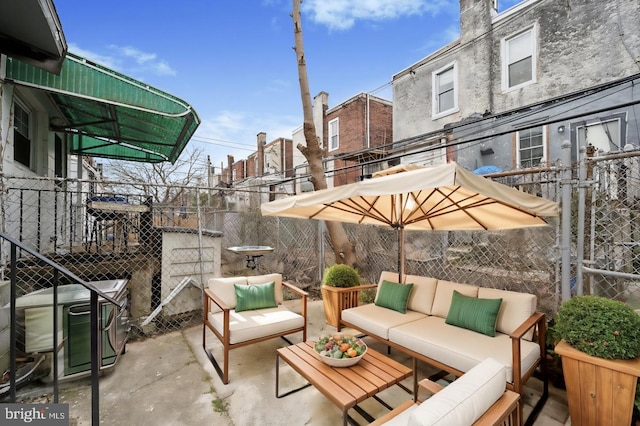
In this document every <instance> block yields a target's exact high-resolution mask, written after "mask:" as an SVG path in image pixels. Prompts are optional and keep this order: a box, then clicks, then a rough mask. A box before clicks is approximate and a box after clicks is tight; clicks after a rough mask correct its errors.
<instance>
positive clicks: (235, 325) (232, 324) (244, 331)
mask: <svg viewBox="0 0 640 426" xmlns="http://www.w3.org/2000/svg"><path fill="white" fill-rule="evenodd" d="M285 289H286V290H287V291H288V292H289V293H291V295H292V296H294V297H295V298H296V299H299V302H300V307H299V312H298V311H297V310H296V311H294V310H293V309H290V308H289V307H288V304H285V303H283V302H284V291H283V290H285ZM204 294H205V297H204V310H203V312H204V321H203V326H202V347H203V348H204V350H205V353H206V354H207V356H208V357H209V360H210V361H211V363H212V364H213V366H214V368H215V369H216V372H217V373H218V375H219V376H220V379H221V380H222V383H224V384H227V383H229V351H231V350H232V349H235V348H238V347H241V346H246V345H251V344H253V343H257V342H261V341H263V340H268V339H273V338H275V337H282V338H283V339H285V340H287V339H286V337H285V336H287V335H289V334H293V333H297V332H302V341H306V340H307V295H308V294H307V292H305V291H303V290H301V289H299V288H298V287H296V286H294V285H293V284H290V283H287V282H285V281H283V280H282V275H281V274H265V275H252V276H240V277H224V278H210V279H209V281H208V285H207V288H205V290H204ZM207 330H210V331H211V332H213V334H214V335H215V336H216V337H217V338H218V340H220V342H221V343H222V346H223V358H224V359H223V366H222V368H221V367H220V365H219V364H218V362H217V361H216V359H215V357H214V356H213V353H212V352H211V350H210V349H209V348H208V346H207V340H206V335H207ZM287 342H288V343H291V342H289V341H288V340H287ZM274 355H275V354H274Z"/></svg>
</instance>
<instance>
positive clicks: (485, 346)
mask: <svg viewBox="0 0 640 426" xmlns="http://www.w3.org/2000/svg"><path fill="white" fill-rule="evenodd" d="M398 278H399V277H398V274H397V273H394V272H388V271H384V272H382V274H381V276H380V280H379V283H378V285H377V290H376V297H375V302H374V303H369V304H365V305H360V306H357V307H353V308H349V309H345V310H343V311H342V313H341V318H340V324H341V326H343V327H350V328H353V329H356V330H358V331H359V332H362V333H363V334H366V335H368V336H370V337H372V338H375V339H376V340H379V341H381V342H383V343H385V344H386V345H388V346H389V348H390V350H391V349H397V350H400V351H402V352H404V353H407V354H409V355H410V356H412V357H413V359H414V361H416V360H421V361H424V362H427V363H428V364H430V365H433V366H435V367H437V368H438V369H440V370H443V371H445V372H447V373H450V374H453V375H455V376H456V377H460V376H462V375H463V374H464V373H466V372H467V371H470V370H471V369H472V368H473V367H474V366H476V365H478V364H479V363H481V362H482V361H483V360H485V359H486V358H494V359H495V360H497V361H498V362H499V363H501V364H502V365H503V366H504V368H505V381H506V387H507V388H508V389H509V390H512V391H514V392H516V393H518V394H522V393H523V387H524V384H525V383H526V382H527V380H528V379H529V378H530V377H531V376H532V375H533V374H534V372H535V371H536V369H539V371H540V373H541V376H542V380H543V394H542V396H541V398H540V400H539V401H538V403H537V404H536V406H535V407H534V410H533V411H532V413H531V414H530V416H529V419H528V421H527V422H529V421H531V422H532V421H533V420H534V419H535V417H536V416H537V414H538V412H539V411H540V410H541V409H542V406H543V405H544V402H545V401H546V398H547V396H548V381H547V378H546V368H545V363H544V362H543V360H545V358H546V345H545V339H546V318H545V315H544V314H543V313H540V312H536V306H537V299H536V297H535V296H534V295H532V294H527V293H520V292H514V291H507V290H500V289H494V288H486V287H479V286H475V285H469V284H462V283H456V282H451V281H446V280H438V279H436V278H431V277H423V276H418V275H406V276H404V277H403V279H402V280H401V281H402V282H399V280H398ZM408 284H413V285H412V286H409V285H408ZM500 299H501V301H500V302H499V303H498V302H497V300H500ZM496 306H497V307H496ZM520 418H522V416H520Z"/></svg>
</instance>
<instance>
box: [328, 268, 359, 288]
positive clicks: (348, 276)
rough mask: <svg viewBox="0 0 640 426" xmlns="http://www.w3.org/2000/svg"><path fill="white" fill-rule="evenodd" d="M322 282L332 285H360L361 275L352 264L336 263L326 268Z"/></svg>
mask: <svg viewBox="0 0 640 426" xmlns="http://www.w3.org/2000/svg"><path fill="white" fill-rule="evenodd" d="M322 284H325V285H328V286H331V287H355V286H357V285H360V275H359V274H358V271H356V270H355V269H353V268H352V267H351V266H349V265H345V264H342V263H336V264H335V265H333V266H330V267H329V268H327V269H326V270H325V272H324V278H323V280H322Z"/></svg>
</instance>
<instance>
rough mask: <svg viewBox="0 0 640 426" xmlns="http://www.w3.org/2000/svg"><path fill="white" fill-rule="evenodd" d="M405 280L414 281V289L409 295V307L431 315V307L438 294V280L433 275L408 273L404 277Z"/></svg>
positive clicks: (407, 281) (408, 282) (409, 282)
mask: <svg viewBox="0 0 640 426" xmlns="http://www.w3.org/2000/svg"><path fill="white" fill-rule="evenodd" d="M404 282H405V283H406V284H411V283H413V289H412V290H411V294H410V295H409V303H408V304H407V308H408V309H411V310H412V311H418V312H422V313H423V314H427V315H431V308H432V306H433V298H434V297H435V295H436V286H437V284H438V280H437V279H435V278H431V277H422V276H420V275H407V276H406V277H405V278H404Z"/></svg>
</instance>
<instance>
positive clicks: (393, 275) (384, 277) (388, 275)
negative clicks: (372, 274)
mask: <svg viewBox="0 0 640 426" xmlns="http://www.w3.org/2000/svg"><path fill="white" fill-rule="evenodd" d="M398 278H399V275H398V273H397V272H391V271H382V272H380V279H379V280H378V289H380V284H382V281H391V282H392V283H403V282H405V281H404V279H402V280H399V281H398ZM377 296H378V295H377V294H376V297H377Z"/></svg>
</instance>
